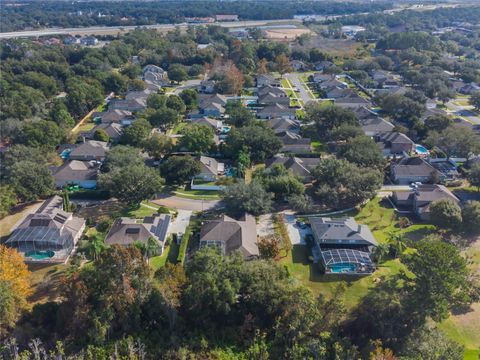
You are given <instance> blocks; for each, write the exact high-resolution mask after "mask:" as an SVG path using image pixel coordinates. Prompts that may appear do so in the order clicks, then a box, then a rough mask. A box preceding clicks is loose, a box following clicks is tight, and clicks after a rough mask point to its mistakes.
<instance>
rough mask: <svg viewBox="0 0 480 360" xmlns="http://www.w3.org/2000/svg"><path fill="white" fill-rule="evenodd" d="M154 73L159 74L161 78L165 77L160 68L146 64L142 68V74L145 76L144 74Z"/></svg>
mask: <svg viewBox="0 0 480 360" xmlns="http://www.w3.org/2000/svg"><path fill="white" fill-rule="evenodd" d="M149 72H150V73H155V74H161V75H162V76H163V77H166V76H167V72H166V71H165V70H163V69H162V68H161V67H160V66H157V65H153V64H148V65H145V66H144V67H143V70H142V74H143V75H145V74H146V73H149Z"/></svg>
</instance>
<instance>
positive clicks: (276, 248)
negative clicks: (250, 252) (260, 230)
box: [257, 235, 281, 259]
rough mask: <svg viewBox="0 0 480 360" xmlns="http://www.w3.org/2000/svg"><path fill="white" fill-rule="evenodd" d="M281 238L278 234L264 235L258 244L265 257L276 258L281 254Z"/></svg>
mask: <svg viewBox="0 0 480 360" xmlns="http://www.w3.org/2000/svg"><path fill="white" fill-rule="evenodd" d="M280 243H281V242H280V239H279V237H278V236H277V235H269V236H263V237H261V238H259V239H258V241H257V245H258V250H259V251H260V256H261V257H262V258H263V259H275V258H276V257H277V256H278V255H279V254H280Z"/></svg>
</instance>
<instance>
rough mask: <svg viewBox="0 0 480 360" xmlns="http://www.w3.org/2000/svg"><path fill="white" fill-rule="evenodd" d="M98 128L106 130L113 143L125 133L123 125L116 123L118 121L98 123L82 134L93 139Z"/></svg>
mask: <svg viewBox="0 0 480 360" xmlns="http://www.w3.org/2000/svg"><path fill="white" fill-rule="evenodd" d="M98 130H103V131H105V132H106V133H107V135H108V137H109V139H110V142H112V143H117V142H119V141H120V138H121V137H122V134H123V126H122V125H120V124H116V123H110V124H98V125H97V126H95V127H94V128H93V129H92V130H90V131H88V132H85V133H81V136H83V137H85V138H86V139H90V140H91V139H93V138H94V136H95V132H97V131H98Z"/></svg>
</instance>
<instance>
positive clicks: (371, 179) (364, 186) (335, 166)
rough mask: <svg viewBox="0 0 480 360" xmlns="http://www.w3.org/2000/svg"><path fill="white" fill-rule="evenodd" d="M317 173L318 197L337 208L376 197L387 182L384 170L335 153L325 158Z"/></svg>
mask: <svg viewBox="0 0 480 360" xmlns="http://www.w3.org/2000/svg"><path fill="white" fill-rule="evenodd" d="M313 176H314V179H315V182H314V189H315V194H316V195H317V197H318V198H319V199H320V200H321V201H323V202H324V203H325V204H327V205H329V206H332V207H335V208H338V207H340V206H345V205H346V206H351V205H352V204H358V203H361V202H363V201H365V200H367V199H370V198H372V197H373V196H375V193H376V191H377V190H378V189H380V187H381V185H382V183H383V172H381V171H379V170H376V169H368V168H362V167H359V166H357V165H355V164H353V163H350V162H348V161H347V160H344V159H335V158H333V157H330V158H327V159H322V160H321V161H320V164H319V165H318V166H317V167H316V168H315V169H314V170H313Z"/></svg>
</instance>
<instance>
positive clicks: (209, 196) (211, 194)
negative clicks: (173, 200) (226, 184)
mask: <svg viewBox="0 0 480 360" xmlns="http://www.w3.org/2000/svg"><path fill="white" fill-rule="evenodd" d="M173 194H174V195H175V196H179V197H184V198H187V199H195V200H220V195H219V192H218V191H216V190H186V189H181V188H177V189H175V190H174V191H173Z"/></svg>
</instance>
